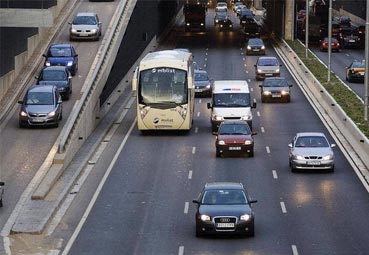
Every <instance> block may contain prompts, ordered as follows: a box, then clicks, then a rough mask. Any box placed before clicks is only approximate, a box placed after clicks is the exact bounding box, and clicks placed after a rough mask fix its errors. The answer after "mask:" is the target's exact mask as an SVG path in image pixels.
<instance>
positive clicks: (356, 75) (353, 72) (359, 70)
mask: <svg viewBox="0 0 369 255" xmlns="http://www.w3.org/2000/svg"><path fill="white" fill-rule="evenodd" d="M364 77H365V61H353V62H352V63H351V64H350V65H349V66H348V67H346V81H348V82H353V81H359V82H364Z"/></svg>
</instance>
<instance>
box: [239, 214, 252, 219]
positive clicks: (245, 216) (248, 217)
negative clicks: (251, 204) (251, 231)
mask: <svg viewBox="0 0 369 255" xmlns="http://www.w3.org/2000/svg"><path fill="white" fill-rule="evenodd" d="M250 219H251V215H249V214H244V215H241V217H240V220H244V221H248V220H250Z"/></svg>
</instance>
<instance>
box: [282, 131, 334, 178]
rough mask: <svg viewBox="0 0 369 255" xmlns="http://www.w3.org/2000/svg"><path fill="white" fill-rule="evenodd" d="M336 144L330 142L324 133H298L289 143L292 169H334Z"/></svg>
mask: <svg viewBox="0 0 369 255" xmlns="http://www.w3.org/2000/svg"><path fill="white" fill-rule="evenodd" d="M335 146H336V145H335V144H329V143H328V140H327V138H326V137H325V135H324V134H323V133H317V132H308V133H297V134H296V136H295V137H294V138H293V140H292V143H290V144H289V145H288V147H289V148H290V152H289V165H290V168H291V171H292V172H294V171H296V170H297V169H311V170H330V171H332V172H333V171H334V153H333V150H332V148H333V147H335Z"/></svg>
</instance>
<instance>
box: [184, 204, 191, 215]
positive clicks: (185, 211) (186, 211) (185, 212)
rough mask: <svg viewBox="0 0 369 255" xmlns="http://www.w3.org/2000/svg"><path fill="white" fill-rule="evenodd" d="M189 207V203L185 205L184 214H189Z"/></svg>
mask: <svg viewBox="0 0 369 255" xmlns="http://www.w3.org/2000/svg"><path fill="white" fill-rule="evenodd" d="M189 206H190V203H189V202H186V203H185V206H184V210H183V212H184V214H187V213H188V207H189Z"/></svg>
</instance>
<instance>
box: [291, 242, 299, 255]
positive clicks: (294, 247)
mask: <svg viewBox="0 0 369 255" xmlns="http://www.w3.org/2000/svg"><path fill="white" fill-rule="evenodd" d="M292 254H293V255H299V252H298V251H297V246H296V245H294V244H293V245H292Z"/></svg>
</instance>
